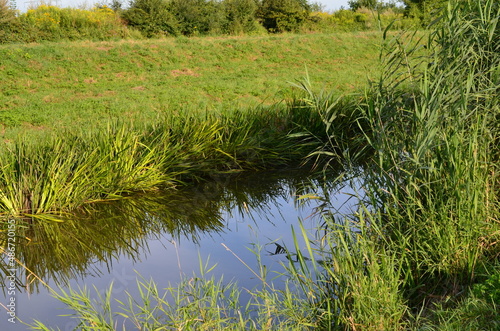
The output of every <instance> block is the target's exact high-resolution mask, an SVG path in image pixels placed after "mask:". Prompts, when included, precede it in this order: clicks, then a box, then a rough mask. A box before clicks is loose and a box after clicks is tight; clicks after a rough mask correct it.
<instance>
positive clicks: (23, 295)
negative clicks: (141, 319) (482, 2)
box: [0, 171, 354, 331]
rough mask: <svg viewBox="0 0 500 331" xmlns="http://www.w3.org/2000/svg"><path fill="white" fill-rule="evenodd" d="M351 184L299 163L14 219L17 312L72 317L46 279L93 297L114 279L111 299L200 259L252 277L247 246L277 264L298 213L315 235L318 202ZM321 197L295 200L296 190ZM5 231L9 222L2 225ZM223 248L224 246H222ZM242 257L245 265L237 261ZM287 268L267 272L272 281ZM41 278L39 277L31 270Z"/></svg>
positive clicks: (338, 197)
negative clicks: (62, 215)
mask: <svg viewBox="0 0 500 331" xmlns="http://www.w3.org/2000/svg"><path fill="white" fill-rule="evenodd" d="M352 193H354V192H353V191H352V189H350V188H349V187H348V186H346V185H345V184H344V183H335V182H333V183H332V182H329V181H325V178H324V176H323V174H321V173H320V174H316V175H311V174H305V173H303V172H298V171H279V172H262V173H257V174H252V175H244V176H243V175H227V176H220V177H216V178H213V179H212V180H210V181H207V182H204V183H201V184H198V185H193V186H192V187H191V188H186V189H182V190H178V191H175V192H160V191H159V192H155V193H153V194H147V195H137V196H134V197H133V198H132V197H131V198H128V199H122V200H118V201H114V202H106V203H99V204H93V205H90V206H88V208H86V210H81V211H79V215H78V217H76V216H75V217H71V218H69V219H66V220H65V221H64V222H60V223H54V222H49V221H44V220H28V222H19V221H18V223H17V225H16V226H17V228H16V239H17V241H16V259H18V260H19V261H20V262H22V263H23V264H24V265H25V266H26V268H27V269H29V270H31V271H32V272H33V274H35V275H37V277H33V276H32V274H31V273H29V272H27V271H26V269H24V268H18V269H17V270H16V271H15V273H16V277H17V285H18V286H17V288H16V290H15V295H14V297H15V303H16V305H15V308H16V315H17V316H18V317H19V318H20V319H21V320H22V321H24V322H27V323H31V322H32V320H33V319H38V320H41V321H43V322H44V323H46V324H47V325H49V326H51V327H59V328H60V329H61V330H72V329H73V328H74V327H76V325H77V323H76V321H75V320H72V319H71V318H70V317H61V316H58V315H63V314H68V313H71V311H69V310H67V309H65V306H64V304H63V303H61V302H59V301H58V300H56V299H54V298H53V297H52V296H51V295H50V293H49V291H48V290H47V288H46V286H45V285H43V283H46V284H47V285H48V286H50V287H51V288H53V289H58V288H59V287H62V288H63V289H67V288H68V286H71V287H72V288H77V287H83V286H87V287H88V288H89V290H90V291H91V293H92V296H93V297H96V296H97V295H96V293H95V292H96V290H94V289H93V288H92V287H93V286H95V288H96V289H97V291H100V292H101V293H104V290H105V289H108V288H109V287H110V285H111V284H113V290H112V293H113V298H116V299H120V300H123V299H125V298H126V292H129V293H131V294H132V295H135V296H138V290H137V286H136V281H137V279H138V278H139V279H140V278H141V277H142V278H144V279H153V280H154V281H155V282H156V283H157V284H158V287H159V288H166V287H168V286H171V285H173V284H175V283H177V282H179V280H180V279H181V278H182V277H191V276H193V275H194V274H195V273H196V274H199V273H200V272H199V269H200V263H201V264H205V265H207V266H212V265H215V264H216V265H217V266H216V267H215V269H214V270H213V271H211V273H210V274H209V276H210V275H214V276H216V277H221V276H223V277H224V280H225V281H227V282H229V281H231V280H236V281H237V282H238V284H239V285H240V286H241V287H244V288H248V289H250V288H252V287H255V286H258V285H259V284H260V281H259V279H258V278H257V277H256V276H255V275H254V274H253V273H252V271H251V270H250V269H249V267H250V268H251V269H254V270H257V263H256V261H257V259H256V256H255V252H256V251H259V250H260V252H261V253H260V255H261V258H262V263H263V264H264V265H266V267H267V268H268V269H269V270H273V271H274V272H282V271H283V270H284V269H283V267H282V266H281V263H282V262H285V263H287V260H286V257H285V255H284V254H274V253H276V252H277V251H279V250H277V249H276V248H277V247H278V246H277V245H276V244H275V243H278V244H279V245H282V246H288V247H293V237H292V230H291V229H292V226H294V227H297V225H298V222H299V221H302V222H303V224H304V225H305V227H306V228H307V229H308V230H309V231H310V232H311V233H312V234H313V235H314V232H315V231H316V228H317V226H318V224H319V222H320V216H319V215H318V214H317V207H318V206H321V205H322V204H323V203H324V202H325V201H329V202H330V203H331V207H333V208H336V209H338V210H339V211H342V210H344V211H346V210H348V209H349V208H351V206H352V204H353V203H352V202H351V201H350V198H351V194H352ZM304 194H308V195H310V196H317V197H322V199H297V198H298V197H299V196H302V195H304ZM3 234H5V236H6V238H5V240H7V235H8V231H5V232H3ZM228 249H229V250H228ZM240 260H242V261H244V263H245V264H246V265H247V266H248V267H247V266H245V265H244V264H243V263H242V262H241V261H240ZM8 262H9V261H8V260H7V259H6V258H5V259H4V264H3V268H2V270H1V271H2V279H3V282H4V283H3V288H4V294H3V297H2V298H1V301H0V302H1V303H2V304H3V305H5V306H7V304H8V303H9V302H10V300H11V297H13V296H12V295H10V294H9V293H8V291H6V289H8V285H9V278H8V277H7V276H8V275H9V274H10V271H9V265H8ZM284 277H285V276H278V277H277V279H276V280H274V282H275V284H277V286H279V283H280V281H282V280H283V279H284ZM38 278H39V279H38ZM246 299H248V297H245V295H243V296H242V300H246ZM8 318H9V315H8V314H7V312H5V313H4V314H3V317H2V318H0V330H13V331H15V330H26V329H28V328H27V327H26V326H25V325H23V324H22V323H20V322H19V321H17V322H16V323H15V324H13V323H10V322H9V321H8Z"/></svg>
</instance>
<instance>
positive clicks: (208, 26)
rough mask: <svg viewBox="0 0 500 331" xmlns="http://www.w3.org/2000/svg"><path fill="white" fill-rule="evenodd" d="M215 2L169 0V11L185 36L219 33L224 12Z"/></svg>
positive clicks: (206, 0) (209, 0) (213, 0)
mask: <svg viewBox="0 0 500 331" xmlns="http://www.w3.org/2000/svg"><path fill="white" fill-rule="evenodd" d="M221 7H222V4H221V3H220V2H219V1H216V0H171V2H170V11H171V13H172V14H173V15H174V16H175V17H176V19H177V21H178V22H179V27H180V31H181V33H182V34H185V35H193V34H208V33H219V32H220V31H221V30H222V25H223V20H224V12H223V10H222V8H221Z"/></svg>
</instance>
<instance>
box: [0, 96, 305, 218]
mask: <svg viewBox="0 0 500 331" xmlns="http://www.w3.org/2000/svg"><path fill="white" fill-rule="evenodd" d="M301 116H304V115H297V114H294V111H293V110H292V111H291V110H289V109H287V108H285V107H282V106H279V105H278V106H275V107H267V108H266V107H261V108H257V109H255V110H249V111H232V112H231V111H227V112H224V113H221V114H213V113H206V114H204V115H198V116H195V115H193V114H191V115H189V114H187V115H186V116H175V115H171V116H168V117H165V118H164V119H163V120H161V121H158V123H155V124H153V125H137V126H133V125H131V124H126V123H120V122H116V121H115V122H111V123H110V124H109V125H108V126H107V128H106V129H104V130H103V129H96V130H90V131H83V132H81V133H74V132H62V133H59V134H54V135H52V136H50V137H46V139H44V140H40V141H37V142H33V141H28V140H27V139H22V138H21V139H19V140H16V141H14V142H10V143H6V144H5V145H4V148H3V150H2V153H1V154H0V169H1V172H0V192H1V201H0V204H1V208H0V209H1V211H2V213H9V214H11V215H14V216H26V217H30V216H32V215H35V214H36V215H42V214H46V215H48V214H52V215H59V216H63V215H64V213H67V212H71V211H74V210H76V209H77V208H79V207H81V206H82V205H83V204H85V203H88V202H92V201H96V200H102V199H115V198H120V197H123V196H124V195H127V194H130V193H133V192H142V191H151V190H155V189H158V188H164V187H175V186H176V185H182V184H183V183H187V182H192V181H199V180H200V179H202V178H204V177H205V178H206V177H208V176H210V175H212V174H216V173H227V172H234V171H242V170H250V169H253V170H256V169H264V168H276V167H283V166H286V165H292V164H296V163H298V162H300V161H301V158H302V157H304V156H305V155H306V154H307V153H308V150H307V148H309V147H308V146H300V144H299V142H298V141H297V140H296V139H295V138H294V137H293V136H292V135H290V134H291V133H293V132H296V131H298V130H302V128H301V127H300V126H298V125H297V124H296V123H295V122H294V121H293V120H296V119H300V118H301ZM306 117H307V116H306ZM39 217H40V216H39Z"/></svg>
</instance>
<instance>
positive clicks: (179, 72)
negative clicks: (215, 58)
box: [170, 68, 200, 77]
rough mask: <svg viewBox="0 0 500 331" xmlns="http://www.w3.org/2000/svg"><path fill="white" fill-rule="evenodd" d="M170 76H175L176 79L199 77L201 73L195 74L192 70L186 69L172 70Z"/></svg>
mask: <svg viewBox="0 0 500 331" xmlns="http://www.w3.org/2000/svg"><path fill="white" fill-rule="evenodd" d="M170 74H171V75H172V76H174V77H179V76H193V77H198V76H200V74H199V73H197V72H194V71H193V70H191V69H186V68H184V69H175V70H172V71H170Z"/></svg>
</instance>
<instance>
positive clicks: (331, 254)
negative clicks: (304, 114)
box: [37, 0, 500, 330]
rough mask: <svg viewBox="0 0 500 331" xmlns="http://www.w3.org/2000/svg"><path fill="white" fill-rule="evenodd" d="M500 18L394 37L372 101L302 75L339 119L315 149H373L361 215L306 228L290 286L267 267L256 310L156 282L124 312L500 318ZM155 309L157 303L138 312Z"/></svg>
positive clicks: (346, 322) (346, 152)
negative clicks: (161, 288) (337, 93)
mask: <svg viewBox="0 0 500 331" xmlns="http://www.w3.org/2000/svg"><path fill="white" fill-rule="evenodd" d="M499 16H500V5H499V4H498V2H496V1H492V0H481V1H457V2H452V3H450V4H449V5H448V6H447V9H446V11H445V12H443V14H442V16H441V19H440V20H439V21H438V24H436V25H434V26H433V27H432V32H431V33H430V35H429V37H428V39H427V40H426V41H425V46H426V48H425V49H424V50H421V49H420V48H421V45H422V40H419V39H418V38H417V39H416V40H415V39H412V37H411V36H410V37H408V36H405V37H403V36H399V37H397V38H395V39H392V38H386V42H385V46H386V48H387V49H386V55H385V56H384V61H385V70H384V73H383V75H382V76H381V78H380V80H379V81H377V82H375V83H374V84H373V85H372V87H371V88H370V89H368V90H367V92H366V94H365V95H364V96H363V97H362V98H358V99H356V98H353V99H350V101H346V100H349V99H340V100H338V101H336V100H335V99H332V98H331V96H330V95H328V94H323V95H322V94H317V93H315V92H313V91H311V89H310V88H309V86H308V84H307V83H304V84H303V85H302V86H301V87H302V89H304V90H306V92H307V94H305V95H304V96H302V97H301V98H300V100H296V102H294V103H292V104H293V106H294V107H296V108H298V109H305V108H306V109H315V110H316V111H317V113H318V115H319V117H320V118H321V119H322V121H323V130H326V133H324V134H323V135H319V136H315V137H311V136H309V137H310V138H309V139H310V140H319V141H322V142H323V147H322V148H320V149H319V150H318V151H317V152H316V153H314V156H317V155H320V156H322V157H325V158H326V159H327V160H328V161H331V162H341V163H343V164H345V165H346V167H347V168H348V169H350V170H351V171H354V170H356V169H359V165H360V163H359V162H358V160H360V159H363V160H364V161H365V162H364V163H363V166H362V170H363V178H364V179H363V180H362V186H361V187H362V188H363V190H364V194H362V195H360V197H359V198H360V203H359V206H358V211H357V212H356V213H354V214H352V215H337V214H335V211H333V210H328V209H324V210H323V215H324V224H323V225H322V227H321V230H322V231H320V232H319V233H321V234H322V235H321V237H319V238H317V237H311V236H310V235H308V234H306V233H305V231H304V230H303V229H302V228H301V231H300V232H299V235H302V236H304V237H305V238H306V239H308V240H307V247H306V249H305V250H304V251H302V252H301V251H300V250H298V251H297V253H296V254H297V255H296V256H295V259H293V261H296V262H293V261H292V259H290V264H289V266H288V271H289V274H288V277H289V283H287V287H286V289H285V290H284V291H277V290H275V289H274V288H273V287H272V285H271V284H270V283H268V282H267V281H266V280H265V279H266V278H265V277H264V276H265V275H262V274H261V275H259V277H261V278H262V280H263V287H262V288H261V289H254V290H253V291H252V296H253V300H252V301H251V302H250V303H249V304H248V306H246V307H242V306H240V305H239V302H238V299H237V298H238V293H239V291H241V289H238V288H236V287H235V286H234V285H233V284H230V285H224V284H223V282H222V280H220V281H216V280H210V279H208V278H206V277H203V273H202V277H201V278H193V279H191V280H186V282H185V283H182V284H180V285H179V287H174V288H173V289H169V290H168V291H167V294H166V295H171V296H172V297H173V298H174V299H175V301H176V303H177V304H176V305H173V306H172V305H170V304H167V303H166V300H165V299H164V296H163V294H160V293H158V291H157V289H156V288H155V287H154V284H152V283H149V282H143V283H139V286H140V287H141V288H143V289H144V291H143V292H142V293H143V294H144V296H143V297H144V303H143V304H139V306H138V307H134V303H133V302H132V300H131V301H130V303H129V304H128V306H127V307H129V308H128V310H127V311H126V312H125V313H124V314H122V315H121V316H123V317H126V318H128V319H129V320H130V321H133V322H136V323H138V325H141V324H144V325H151V326H155V327H159V328H162V327H163V328H183V327H187V326H188V325H192V326H193V327H194V325H195V324H189V323H196V328H204V327H206V328H214V329H227V328H232V329H262V328H266V329H273V328H277V329H279V328H287V329H293V328H297V329H308V328H321V329H351V330H360V329H363V330H364V329H376V330H396V329H457V328H460V329H462V330H477V329H480V328H489V329H495V328H498V325H497V324H495V323H496V321H495V320H494V319H493V320H490V321H489V323H488V321H487V320H486V319H485V316H486V318H487V317H488V316H497V314H498V308H497V307H498V306H497V304H498V293H497V292H498V291H496V286H498V262H496V261H497V260H498V254H499V246H498V242H499V239H500V238H499V234H500V222H499V216H500V208H499V207H500V205H499V202H500V201H499V189H500V183H499V177H498V173H499V169H498V167H499V163H498V156H499V151H498V141H499V135H500V131H499V127H498V114H499V113H500V104H499V102H500V101H499V98H498V91H499V90H500V81H499V77H500V76H499V68H500V56H499V54H500V52H499V49H500V36H499V32H500V28H499V25H498V17H499ZM414 37H415V35H414ZM422 52H423V53H422ZM422 55H425V56H422ZM355 100H358V101H357V102H356V101H355ZM343 101H345V102H347V103H350V104H351V107H349V108H348V111H347V112H345V113H344V112H342V111H341V109H342V108H338V107H337V105H339V104H342V102H343ZM290 108H292V109H293V107H290ZM346 119H347V124H346V121H345V120H346ZM353 122H354V123H355V124H352V123H353ZM314 123H316V122H314ZM305 128H307V126H305ZM343 129H345V130H343ZM311 131H312V130H311ZM345 132H347V133H345ZM344 135H345V136H344ZM300 136H301V137H306V135H300ZM295 137H297V135H295ZM350 138H354V139H353V141H354V147H352V146H351V145H350ZM296 249H298V247H296ZM292 250H293V248H291V247H289V248H287V251H289V252H291V251H292ZM318 256H319V257H318ZM319 261H321V262H319ZM262 270H264V268H262ZM193 280H194V281H193ZM477 282H479V283H477ZM475 283H477V284H475ZM214 291H216V292H214ZM185 293H188V294H189V295H186V296H184V295H183V294H185ZM214 293H217V294H218V295H214ZM221 293H226V294H225V295H219V294H221ZM60 299H61V300H65V302H67V303H68V305H69V306H70V307H72V308H73V309H74V310H75V311H76V313H77V314H79V316H80V317H81V323H82V324H81V326H82V327H85V326H87V325H88V326H90V325H93V326H95V325H99V326H100V327H101V328H102V329H106V328H110V327H112V319H113V316H112V315H113V314H112V312H111V311H110V310H109V300H111V298H110V297H106V298H105V300H103V301H104V305H103V306H100V307H95V306H92V304H91V301H90V300H89V297H88V295H87V294H85V293H78V292H72V293H67V294H64V295H62V296H60ZM152 299H154V300H153V301H151V300H152ZM214 300H215V301H214ZM151 302H161V304H158V305H157V304H156V303H155V304H154V305H151V304H150V303H151ZM81 303H82V304H81ZM144 307H149V309H150V312H151V313H152V314H151V315H150V314H147V315H141V314H138V313H134V311H138V309H139V310H141V309H143V308H144ZM214 307H217V308H216V309H215V308H214ZM219 308H220V309H219ZM252 308H253V309H255V313H254V315H252V316H250V315H245V314H246V312H247V311H250V310H251V309H252ZM141 311H142V310H141ZM87 312H91V314H88V313H87ZM243 312H245V313H243ZM156 318H158V319H156ZM151 323H152V324H151ZM37 327H38V328H39V329H47V328H45V327H44V326H43V325H41V324H40V323H38V324H37Z"/></svg>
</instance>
